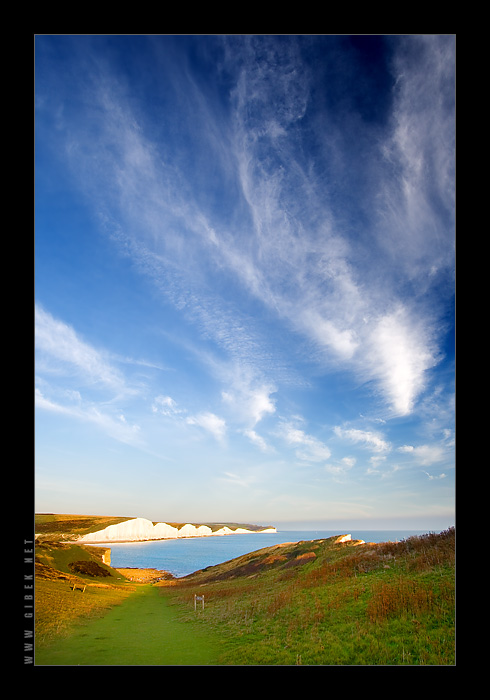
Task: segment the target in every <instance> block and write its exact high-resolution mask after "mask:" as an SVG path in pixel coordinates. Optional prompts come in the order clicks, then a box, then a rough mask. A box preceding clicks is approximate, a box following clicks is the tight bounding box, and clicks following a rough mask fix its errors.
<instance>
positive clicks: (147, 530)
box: [77, 518, 277, 543]
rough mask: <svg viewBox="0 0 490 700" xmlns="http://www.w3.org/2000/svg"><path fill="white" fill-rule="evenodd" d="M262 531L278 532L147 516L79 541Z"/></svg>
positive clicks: (236, 533) (126, 539)
mask: <svg viewBox="0 0 490 700" xmlns="http://www.w3.org/2000/svg"><path fill="white" fill-rule="evenodd" d="M261 532H277V530H276V528H275V527H268V528H266V529H264V530H247V529H245V528H242V527H237V528H236V529H235V530H232V529H231V528H229V527H226V526H224V527H221V528H220V529H219V530H215V531H213V530H212V529H211V528H210V527H208V526H207V525H198V526H196V525H190V524H189V523H187V524H186V525H183V526H182V527H180V528H177V527H174V526H173V525H168V524H167V523H156V524H155V525H153V523H152V522H151V520H146V518H134V519H132V520H126V521H125V522H123V523H118V524H117V525H109V526H108V527H106V528H104V529H103V530H98V531H96V532H90V533H89V534H87V535H83V536H82V537H80V538H78V540H77V542H87V543H89V542H140V541H145V540H169V539H177V538H179V537H216V536H218V537H219V536H223V535H239V534H255V533H257V534H260V533H261Z"/></svg>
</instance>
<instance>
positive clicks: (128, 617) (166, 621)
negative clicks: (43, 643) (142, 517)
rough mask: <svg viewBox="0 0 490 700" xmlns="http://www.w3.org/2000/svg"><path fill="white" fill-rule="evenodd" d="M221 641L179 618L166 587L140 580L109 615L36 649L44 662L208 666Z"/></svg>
mask: <svg viewBox="0 0 490 700" xmlns="http://www.w3.org/2000/svg"><path fill="white" fill-rule="evenodd" d="M218 650H219V641H218V639H217V638H216V637H213V636H211V635H210V634H209V633H208V632H206V631H205V630H204V629H203V627H202V626H200V625H199V624H197V623H193V622H183V621H182V620H180V619H179V614H178V610H177V609H176V608H174V607H173V606H171V605H170V604H169V603H168V601H167V600H166V598H165V596H164V595H162V590H161V588H159V587H157V586H151V585H140V586H138V587H137V589H136V591H135V592H134V593H133V594H132V595H131V596H130V597H129V598H127V599H126V600H125V601H124V602H123V603H121V604H120V605H117V606H115V607H114V608H112V609H111V610H110V611H109V612H108V613H107V614H106V615H105V616H104V617H102V618H100V619H97V620H92V621H90V622H87V623H85V624H83V625H80V626H79V627H77V628H76V630H75V631H74V633H73V634H72V635H70V636H69V637H67V638H63V639H60V640H58V641H56V642H55V643H54V644H52V645H51V646H49V647H48V648H46V649H43V650H41V651H39V652H38V653H36V658H35V664H36V665H38V666H202V665H215V664H217V659H218Z"/></svg>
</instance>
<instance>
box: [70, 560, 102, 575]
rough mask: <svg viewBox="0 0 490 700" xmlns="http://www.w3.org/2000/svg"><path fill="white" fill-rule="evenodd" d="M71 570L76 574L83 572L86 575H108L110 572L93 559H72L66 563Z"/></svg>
mask: <svg viewBox="0 0 490 700" xmlns="http://www.w3.org/2000/svg"><path fill="white" fill-rule="evenodd" d="M68 566H69V568H70V570H71V571H73V572H74V573H76V574H85V575H86V576H110V575H111V573H110V571H108V570H107V569H104V568H103V567H102V566H99V564H97V562H95V561H72V562H70V563H69V564H68Z"/></svg>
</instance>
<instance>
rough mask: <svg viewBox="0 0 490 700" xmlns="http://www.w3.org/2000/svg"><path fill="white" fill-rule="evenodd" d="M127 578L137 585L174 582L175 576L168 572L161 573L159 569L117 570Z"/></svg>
mask: <svg viewBox="0 0 490 700" xmlns="http://www.w3.org/2000/svg"><path fill="white" fill-rule="evenodd" d="M116 571H119V573H120V574H122V575H123V576H124V577H125V578H127V579H129V580H130V581H133V582H135V583H156V582H157V581H168V580H173V579H174V576H173V575H172V574H170V573H169V572H168V571H159V570H158V569H136V568H129V569H116Z"/></svg>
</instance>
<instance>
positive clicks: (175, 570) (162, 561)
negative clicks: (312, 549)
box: [101, 530, 426, 577]
mask: <svg viewBox="0 0 490 700" xmlns="http://www.w3.org/2000/svg"><path fill="white" fill-rule="evenodd" d="M425 532H426V531H423V530H357V531H356V530H352V531H350V534H351V535H352V539H358V540H364V541H365V542H387V541H389V540H391V541H393V542H394V541H397V540H398V541H399V540H403V539H407V538H408V537H411V536H413V535H423V534H425ZM343 534H346V533H344V532H339V531H338V530H335V531H334V530H284V531H281V532H277V533H276V532H270V533H260V534H253V535H247V534H244V535H227V536H223V537H194V538H189V539H177V540H157V541H156V542H129V543H117V544H107V545H101V546H105V547H110V549H111V566H113V567H114V568H116V569H117V568H121V569H124V568H129V567H135V568H138V569H158V570H163V571H169V572H170V573H171V574H173V575H174V576H177V577H180V576H187V575H188V574H191V573H193V572H194V571H197V570H198V569H204V568H205V567H206V566H214V565H216V564H221V563H223V562H224V561H229V560H230V559H234V558H235V557H239V556H241V555H242V554H248V553H249V552H253V551H255V550H257V549H262V548H263V547H271V546H272V545H275V544H280V543H282V542H299V541H300V540H315V539H316V540H318V539H322V538H324V537H332V536H334V535H343Z"/></svg>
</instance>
